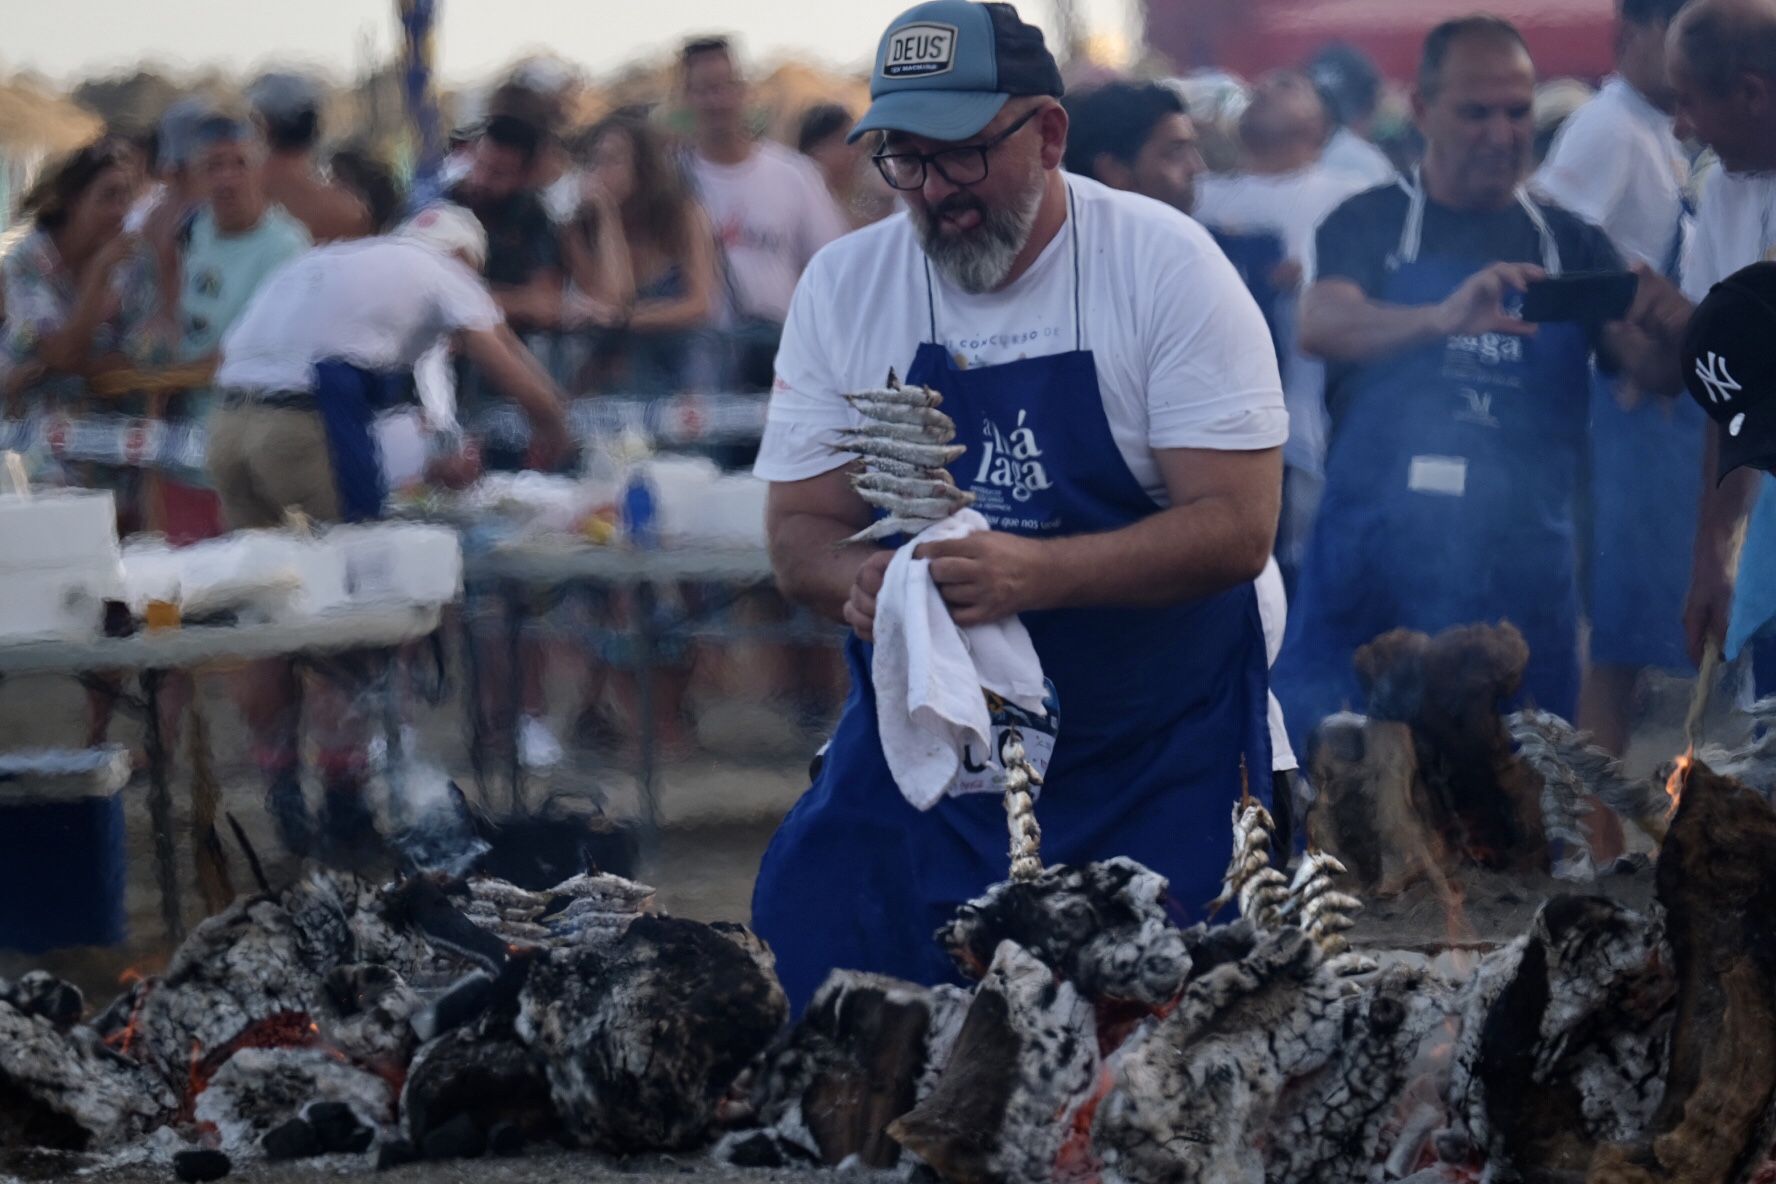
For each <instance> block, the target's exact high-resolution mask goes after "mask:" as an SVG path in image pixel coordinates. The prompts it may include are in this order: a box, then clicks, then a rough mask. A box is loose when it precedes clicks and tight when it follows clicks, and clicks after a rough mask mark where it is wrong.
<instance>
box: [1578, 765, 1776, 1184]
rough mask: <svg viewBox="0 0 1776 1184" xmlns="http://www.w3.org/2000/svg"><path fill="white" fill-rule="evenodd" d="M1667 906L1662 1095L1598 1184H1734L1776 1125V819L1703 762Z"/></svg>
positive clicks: (1663, 854)
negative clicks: (1667, 1034)
mask: <svg viewBox="0 0 1776 1184" xmlns="http://www.w3.org/2000/svg"><path fill="white" fill-rule="evenodd" d="M1674 788H1675V789H1676V790H1677V791H1678V807H1677V812H1676V814H1675V815H1673V816H1672V819H1671V829H1670V832H1669V834H1667V836H1666V838H1665V845H1664V847H1663V848H1662V849H1661V851H1660V853H1659V867H1658V873H1657V880H1658V897H1659V903H1660V904H1661V905H1663V906H1664V910H1665V919H1666V926H1665V927H1666V934H1667V936H1668V939H1669V941H1670V945H1671V955H1672V965H1673V968H1674V971H1675V976H1676V979H1677V1009H1676V1016H1675V1019H1674V1022H1673V1025H1672V1030H1671V1040H1670V1052H1669V1055H1668V1057H1667V1059H1666V1080H1665V1094H1664V1097H1663V1098H1662V1099H1661V1100H1660V1102H1659V1106H1658V1109H1657V1110H1656V1111H1655V1112H1654V1114H1653V1116H1652V1118H1651V1120H1650V1121H1649V1122H1648V1123H1647V1128H1646V1130H1645V1131H1644V1132H1642V1134H1641V1135H1640V1137H1639V1138H1637V1139H1635V1140H1633V1141H1627V1140H1624V1141H1621V1142H1617V1143H1613V1144H1609V1145H1606V1146H1604V1147H1602V1148H1600V1149H1599V1151H1598V1154H1597V1158H1596V1160H1595V1161H1594V1162H1593V1165H1592V1177H1591V1178H1592V1179H1594V1180H1598V1181H1600V1182H1601V1181H1610V1182H1612V1184H1614V1182H1628V1181H1655V1180H1677V1179H1683V1180H1731V1179H1736V1178H1740V1176H1739V1174H1740V1173H1741V1172H1742V1171H1744V1170H1745V1169H1746V1168H1747V1167H1749V1166H1754V1165H1756V1164H1757V1163H1758V1162H1759V1161H1760V1160H1761V1159H1762V1158H1763V1156H1764V1154H1765V1152H1766V1151H1767V1150H1768V1147H1769V1141H1770V1134H1769V1132H1770V1129H1771V1126H1772V1122H1773V1120H1776V1114H1773V1113H1772V1107H1773V1103H1772V1099H1776V1057H1772V1056H1771V1055H1770V1052H1769V1049H1770V1041H1771V1033H1772V1032H1776V955H1773V953H1772V951H1776V910H1773V909H1772V908H1771V905H1770V902H1771V901H1772V900H1776V811H1773V810H1772V809H1771V808H1770V805H1769V803H1768V802H1767V801H1766V800H1765V799H1764V797H1763V795H1762V794H1760V793H1758V792H1756V791H1754V790H1752V789H1749V788H1747V787H1746V786H1744V785H1742V784H1740V783H1739V782H1737V781H1732V780H1729V779H1727V778H1724V777H1721V776H1718V775H1717V774H1715V773H1714V772H1713V770H1711V769H1710V768H1709V767H1708V766H1707V765H1705V764H1703V763H1702V762H1700V761H1697V762H1694V763H1692V764H1690V765H1689V767H1688V769H1687V772H1686V773H1684V774H1682V775H1681V780H1679V782H1678V783H1677V784H1676V785H1675V786H1674Z"/></svg>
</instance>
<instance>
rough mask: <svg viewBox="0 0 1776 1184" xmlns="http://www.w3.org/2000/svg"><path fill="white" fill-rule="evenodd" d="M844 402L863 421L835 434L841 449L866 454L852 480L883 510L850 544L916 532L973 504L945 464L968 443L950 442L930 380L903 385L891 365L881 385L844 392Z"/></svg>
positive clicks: (949, 427)
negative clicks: (848, 393)
mask: <svg viewBox="0 0 1776 1184" xmlns="http://www.w3.org/2000/svg"><path fill="white" fill-rule="evenodd" d="M845 401H846V402H847V403H849V404H851V406H852V408H853V409H854V410H855V411H856V412H857V414H859V415H860V416H862V417H863V420H864V423H863V426H862V427H859V428H854V429H852V430H851V431H848V432H844V433H841V434H840V436H839V439H838V447H839V448H840V449H842V450H843V451H845V452H854V453H856V454H857V455H858V456H860V457H862V458H863V468H862V469H861V470H860V471H859V472H857V473H856V474H855V475H854V476H853V477H852V478H851V484H852V487H853V488H855V489H856V490H857V494H858V496H859V497H861V498H863V500H864V501H866V502H868V503H869V504H870V505H872V506H874V507H875V508H876V509H878V510H881V511H883V513H884V515H885V516H884V517H882V518H879V519H877V520H876V521H875V522H873V523H871V524H870V525H869V526H868V527H866V528H865V529H863V530H861V531H858V532H857V533H856V534H854V535H852V536H851V537H850V538H848V539H846V540H845V541H846V542H847V543H867V542H875V541H877V540H878V539H885V538H889V537H891V536H893V535H897V534H904V535H908V536H911V535H916V534H918V533H919V532H920V531H922V530H924V529H925V528H926V527H928V526H930V525H931V524H932V523H933V522H941V521H943V520H944V519H945V518H948V517H949V516H950V515H951V514H954V513H955V512H956V511H957V510H960V509H962V508H963V507H964V506H968V505H972V504H973V502H974V495H973V494H972V493H967V492H965V491H963V490H961V489H958V488H956V480H955V478H953V477H951V476H950V472H949V470H948V469H946V468H945V467H944V466H945V465H947V464H949V463H950V462H951V461H953V460H955V459H956V458H957V457H959V456H961V455H962V453H963V452H965V451H966V448H965V447H964V446H963V445H961V444H954V443H952V442H951V441H953V440H955V438H956V423H955V421H954V420H952V419H951V418H950V417H949V416H947V415H945V414H944V413H943V412H942V411H939V410H938V407H939V405H941V404H942V403H943V396H942V395H940V394H938V393H937V392H936V391H934V390H932V389H931V388H930V387H928V386H905V385H903V384H902V383H901V381H900V379H899V378H897V377H895V374H894V371H892V370H890V371H889V372H888V383H887V385H886V386H884V387H882V388H881V389H880V390H873V391H859V392H857V393H856V394H853V395H846V396H845Z"/></svg>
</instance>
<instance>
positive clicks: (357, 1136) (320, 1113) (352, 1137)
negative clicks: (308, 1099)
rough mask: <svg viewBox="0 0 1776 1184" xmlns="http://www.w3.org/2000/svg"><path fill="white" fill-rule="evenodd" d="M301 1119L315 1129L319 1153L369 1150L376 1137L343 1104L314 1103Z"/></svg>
mask: <svg viewBox="0 0 1776 1184" xmlns="http://www.w3.org/2000/svg"><path fill="white" fill-rule="evenodd" d="M302 1117H303V1118H305V1119H307V1121H308V1124H309V1125H310V1126H312V1127H314V1130H315V1137H316V1138H318V1139H319V1140H320V1141H321V1148H322V1150H324V1151H327V1152H330V1153H339V1152H348V1151H349V1152H353V1153H359V1152H364V1151H368V1150H369V1149H370V1143H371V1142H372V1140H373V1139H374V1137H375V1132H374V1131H373V1130H371V1128H370V1127H368V1126H366V1125H364V1124H363V1123H362V1122H359V1121H358V1116H357V1115H356V1114H354V1113H353V1112H352V1108H351V1107H350V1106H348V1105H346V1104H345V1103H344V1102H316V1103H315V1104H314V1105H312V1106H310V1107H309V1108H308V1109H307V1110H305V1111H304V1112H303V1115H302Z"/></svg>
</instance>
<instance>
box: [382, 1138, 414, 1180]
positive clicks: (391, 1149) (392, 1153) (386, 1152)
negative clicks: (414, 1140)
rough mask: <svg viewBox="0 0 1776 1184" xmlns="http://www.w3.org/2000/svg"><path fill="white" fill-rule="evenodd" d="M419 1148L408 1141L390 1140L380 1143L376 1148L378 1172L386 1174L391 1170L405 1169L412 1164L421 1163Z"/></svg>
mask: <svg viewBox="0 0 1776 1184" xmlns="http://www.w3.org/2000/svg"><path fill="white" fill-rule="evenodd" d="M419 1158H420V1157H419V1148H417V1147H415V1146H414V1145H413V1144H411V1143H409V1142H408V1141H407V1140H406V1139H390V1140H389V1141H388V1142H386V1143H379V1144H377V1147H376V1170H377V1171H379V1172H386V1171H388V1170H389V1169H391V1168H399V1167H405V1166H407V1165H408V1164H410V1163H418V1162H419Z"/></svg>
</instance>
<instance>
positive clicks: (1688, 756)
mask: <svg viewBox="0 0 1776 1184" xmlns="http://www.w3.org/2000/svg"><path fill="white" fill-rule="evenodd" d="M1695 763H1696V748H1695V746H1694V745H1691V746H1690V749H1689V751H1688V752H1686V753H1684V754H1683V755H1682V756H1680V757H1678V758H1677V763H1676V764H1674V765H1672V766H1671V776H1669V777H1667V778H1665V796H1666V797H1668V798H1670V799H1671V808H1670V809H1669V810H1666V811H1665V818H1666V820H1667V821H1669V820H1670V819H1671V818H1672V817H1673V816H1675V815H1676V814H1677V807H1678V803H1680V802H1682V801H1683V791H1684V786H1685V784H1687V783H1688V782H1689V779H1690V766H1691V765H1694V764H1695Z"/></svg>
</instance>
